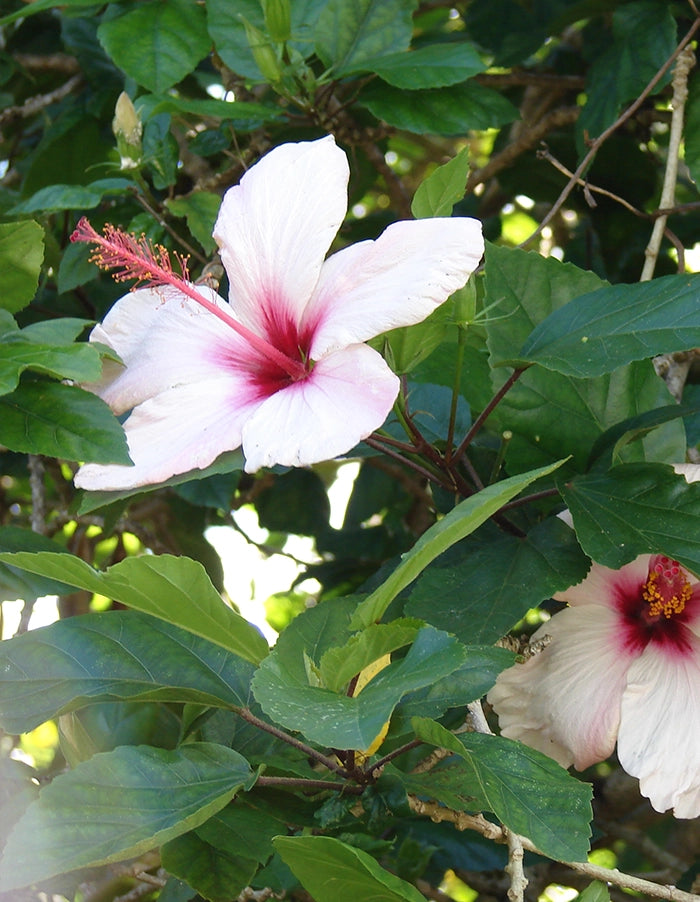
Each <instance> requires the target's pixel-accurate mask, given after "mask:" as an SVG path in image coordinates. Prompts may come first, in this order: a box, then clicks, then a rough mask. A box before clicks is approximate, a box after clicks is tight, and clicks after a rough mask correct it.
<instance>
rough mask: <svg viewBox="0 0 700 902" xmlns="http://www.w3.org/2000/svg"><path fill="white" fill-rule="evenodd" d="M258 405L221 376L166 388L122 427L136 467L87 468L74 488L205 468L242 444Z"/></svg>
mask: <svg viewBox="0 0 700 902" xmlns="http://www.w3.org/2000/svg"><path fill="white" fill-rule="evenodd" d="M259 404H260V400H259V399H258V398H256V397H251V393H250V390H249V388H248V386H247V385H246V383H245V382H240V383H236V382H235V381H232V380H231V379H229V378H226V377H222V378H219V379H214V380H210V381H208V382H200V383H197V384H195V385H184V386H179V387H178V388H174V389H170V390H168V391H165V392H163V393H161V394H159V395H156V397H155V398H151V399H150V400H148V401H145V402H144V403H143V404H139V405H138V406H137V407H136V408H135V409H134V411H133V413H132V414H131V415H130V416H129V417H128V418H127V420H126V422H125V423H124V429H125V431H126V437H127V441H128V444H129V454H130V456H131V459H132V460H133V461H134V466H133V467H129V466H120V465H116V464H110V465H101V464H86V465H85V466H83V467H81V468H80V469H79V470H78V472H77V474H76V477H75V484H76V486H77V487H78V488H82V489H88V490H89V491H115V490H121V489H131V488H135V487H137V486H140V485H150V484H153V483H157V482H162V481H163V480H165V479H169V478H170V477H171V476H175V475H177V474H180V473H186V472H188V470H193V469H196V468H200V469H203V468H204V467H208V466H209V464H211V463H213V462H214V460H215V459H216V458H217V457H218V456H219V455H220V454H223V452H224V451H232V450H234V449H235V448H237V447H239V445H240V444H241V429H242V426H243V423H244V422H245V420H246V418H247V417H248V416H249V415H250V413H251V411H252V410H254V409H255V408H256V407H257V406H258V405H259Z"/></svg>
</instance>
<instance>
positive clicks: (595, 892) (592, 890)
mask: <svg viewBox="0 0 700 902" xmlns="http://www.w3.org/2000/svg"><path fill="white" fill-rule="evenodd" d="M576 902H610V893H609V892H608V888H607V886H606V885H605V884H604V883H599V882H598V881H597V880H596V881H595V882H594V883H589V885H588V886H587V887H586V888H585V889H584V890H583V891H582V892H580V893H579V894H578V896H577V897H576Z"/></svg>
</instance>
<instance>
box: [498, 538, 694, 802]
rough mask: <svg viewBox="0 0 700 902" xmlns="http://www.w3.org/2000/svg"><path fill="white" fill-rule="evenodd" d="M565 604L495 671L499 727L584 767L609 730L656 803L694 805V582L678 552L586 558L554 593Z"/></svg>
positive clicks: (607, 743)
mask: <svg viewBox="0 0 700 902" xmlns="http://www.w3.org/2000/svg"><path fill="white" fill-rule="evenodd" d="M556 597H557V598H558V599H559V600H560V601H566V602H568V604H569V605H570V607H568V608H566V609H565V610H563V611H560V612H559V613H558V614H555V615H554V616H553V617H552V619H551V620H550V621H549V622H547V623H545V624H544V625H543V626H542V627H540V629H539V630H538V631H537V632H536V633H535V635H534V637H533V638H540V637H542V636H544V635H549V636H550V637H551V642H550V643H549V645H547V646H546V647H545V648H544V649H543V651H542V652H541V653H539V654H536V655H535V656H534V657H532V658H530V659H529V660H528V661H526V662H525V663H524V664H516V665H515V666H513V667H510V668H509V669H508V670H506V671H504V672H503V673H502V674H500V676H499V677H498V680H497V681H496V685H495V686H494V688H493V689H492V690H491V692H490V693H489V694H488V700H489V702H490V703H491V704H492V705H493V707H494V709H495V711H496V712H497V713H498V717H499V721H500V724H501V732H502V734H503V735H504V736H507V737H509V738H510V739H519V740H521V741H522V742H524V743H526V744H527V745H530V746H532V747H533V748H536V749H538V750H540V751H542V752H545V753H546V754H548V755H550V756H551V757H552V758H554V759H555V760H556V761H558V762H559V763H560V764H561V765H562V766H564V767H569V766H570V765H571V764H574V766H575V767H576V768H577V769H578V770H583V769H584V768H586V767H589V766H590V765H591V764H594V763H596V762H598V761H603V760H604V759H605V758H607V757H608V756H609V755H610V754H611V753H612V751H613V749H614V747H615V742H617V754H618V757H619V760H620V764H621V765H622V767H623V768H624V769H625V770H626V771H627V773H629V774H631V775H632V776H634V777H638V778H639V781H640V790H641V792H642V794H643V795H645V796H647V797H648V798H649V800H650V801H651V804H652V805H653V807H654V808H655V809H656V810H657V811H666V810H668V809H669V808H673V809H674V814H675V815H676V817H682V818H691V817H696V816H698V815H700V582H698V580H697V578H696V577H695V576H693V575H692V574H690V573H688V572H687V571H686V570H684V569H683V567H681V566H680V564H679V563H678V562H677V561H673V560H670V559H669V558H668V557H665V556H663V555H659V554H655V555H642V556H641V557H638V558H637V559H636V560H634V561H632V562H631V563H630V564H627V565H625V566H624V567H622V568H621V569H620V570H609V569H608V568H607V567H602V566H600V565H599V564H596V563H594V564H593V565H592V567H591V570H590V571H589V573H588V576H587V577H586V578H585V579H584V580H583V582H581V583H579V584H578V585H577V586H574V587H572V588H571V589H567V590H566V591H565V592H562V593H561V594H560V595H558V596H556Z"/></svg>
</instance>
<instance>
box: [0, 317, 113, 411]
mask: <svg viewBox="0 0 700 902" xmlns="http://www.w3.org/2000/svg"><path fill="white" fill-rule="evenodd" d="M14 335H16V336H17V338H16V339H15V340H12V339H11V340H9V341H7V340H6V341H2V340H0V394H2V395H6V394H9V392H11V391H14V390H15V389H16V388H17V386H18V385H19V377H20V375H21V374H22V373H23V372H24V371H25V370H33V371H34V372H37V373H44V374H46V375H48V376H54V377H55V378H56V379H73V380H74V381H76V382H95V381H96V380H97V379H99V378H100V373H101V372H102V361H101V358H100V352H99V350H98V349H97V348H96V347H95V346H94V345H90V344H88V343H87V342H83V343H82V344H75V345H67V346H66V345H57V346H53V345H43V344H36V343H33V342H29V341H27V340H26V338H25V336H24V330H21V331H19V332H16V333H14V334H13V337H14Z"/></svg>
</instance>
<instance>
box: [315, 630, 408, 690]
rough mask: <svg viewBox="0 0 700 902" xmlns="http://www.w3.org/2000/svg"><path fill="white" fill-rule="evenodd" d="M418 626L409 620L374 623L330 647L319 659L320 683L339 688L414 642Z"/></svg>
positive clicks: (342, 687) (331, 687)
mask: <svg viewBox="0 0 700 902" xmlns="http://www.w3.org/2000/svg"><path fill="white" fill-rule="evenodd" d="M419 627H420V624H418V623H414V622H411V621H408V620H394V621H393V622H392V623H373V624H372V625H371V626H368V627H367V629H366V630H363V631H362V632H361V633H358V634H357V635H355V636H351V637H350V639H348V641H347V642H346V643H345V645H341V646H336V647H335V648H329V649H328V651H327V652H326V653H325V654H324V655H323V657H322V658H321V660H320V661H319V676H320V678H321V685H322V686H325V687H326V689H331V690H333V692H340V691H341V690H343V689H344V688H345V686H346V685H347V684H348V683H349V682H350V680H351V679H352V677H354V676H357V674H359V672H360V671H361V670H362V669H363V668H365V667H367V666H368V665H369V664H372V663H373V662H374V661H377V660H378V659H379V658H381V657H383V656H384V655H388V654H390V653H391V652H392V651H396V649H398V648H403V646H404V645H409V644H410V643H411V642H413V640H414V639H415V638H416V635H417V633H418V630H419Z"/></svg>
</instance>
